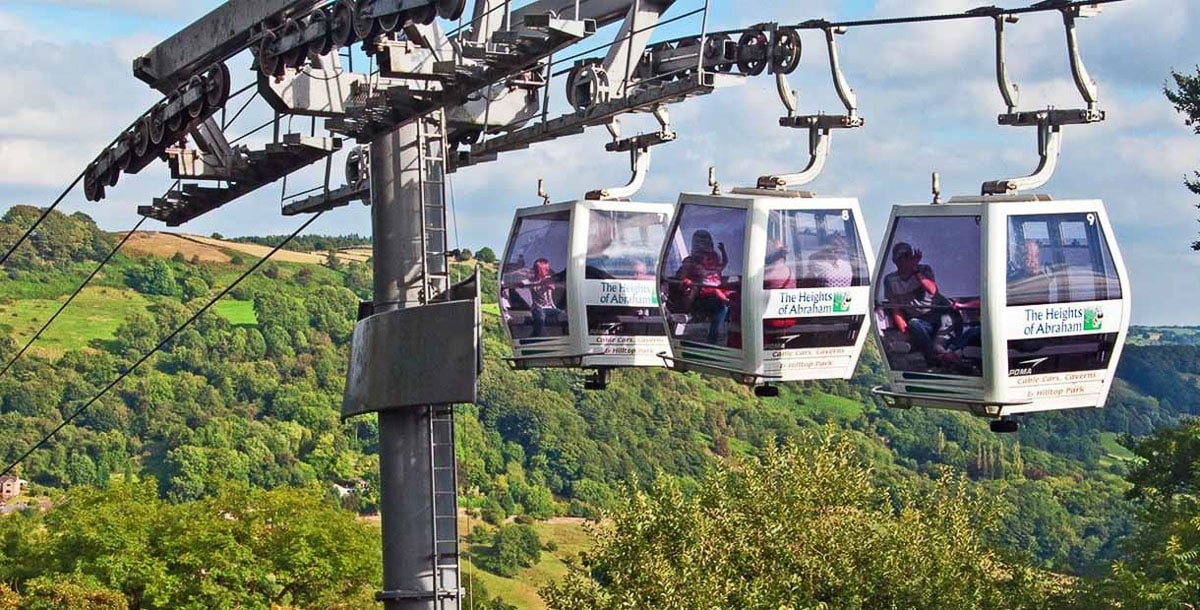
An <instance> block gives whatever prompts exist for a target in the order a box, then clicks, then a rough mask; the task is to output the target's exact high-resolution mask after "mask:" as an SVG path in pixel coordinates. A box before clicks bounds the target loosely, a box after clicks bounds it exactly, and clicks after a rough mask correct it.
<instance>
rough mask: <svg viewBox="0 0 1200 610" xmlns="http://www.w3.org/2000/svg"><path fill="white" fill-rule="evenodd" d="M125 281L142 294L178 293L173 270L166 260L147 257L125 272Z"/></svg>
mask: <svg viewBox="0 0 1200 610" xmlns="http://www.w3.org/2000/svg"><path fill="white" fill-rule="evenodd" d="M125 283H126V284H127V285H128V286H129V287H130V288H132V289H134V290H136V291H138V292H140V293H142V294H153V295H161V296H168V297H173V296H177V295H178V294H179V284H177V283H176V282H175V271H174V269H172V268H171V265H169V264H167V262H166V261H164V260H162V259H158V258H153V259H147V260H146V261H145V262H144V263H143V264H142V265H140V266H138V267H134V268H131V269H129V270H128V271H126V272H125Z"/></svg>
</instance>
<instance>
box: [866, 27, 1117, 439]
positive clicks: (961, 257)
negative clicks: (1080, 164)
mask: <svg viewBox="0 0 1200 610" xmlns="http://www.w3.org/2000/svg"><path fill="white" fill-rule="evenodd" d="M1063 14H1064V23H1065V24H1066V29H1067V43H1068V51H1069V54H1070V58H1071V67H1072V71H1073V73H1074V74H1075V76H1076V78H1075V81H1076V85H1077V87H1078V89H1079V91H1080V93H1081V94H1082V96H1083V98H1084V100H1085V101H1086V102H1087V108H1085V109H1080V110H1059V109H1050V110H1044V111H1034V112H1018V111H1016V108H1015V106H1016V102H1015V99H1016V91H1017V89H1016V87H1015V86H1013V85H1012V84H1011V83H1010V82H1009V81H1008V78H1007V75H1006V74H1005V71H1004V44H1003V42H1004V24H1005V22H1006V18H1005V16H1004V15H999V14H998V15H996V16H995V21H996V35H997V45H996V47H997V62H996V65H997V75H998V82H999V85H1000V91H1001V94H1002V95H1003V97H1004V100H1005V102H1006V103H1007V105H1008V112H1007V113H1006V114H1002V115H1000V119H999V122H1000V124H1002V125H1014V126H1029V127H1037V129H1038V144H1039V152H1040V156H1041V159H1040V163H1039V165H1038V167H1037V169H1036V170H1035V171H1034V172H1033V173H1032V174H1031V175H1029V176H1024V177H1020V178H1014V179H1009V180H997V181H991V182H986V183H984V185H983V188H982V196H979V197H957V198H953V199H951V200H950V202H949V203H946V204H940V203H939V202H938V194H937V192H938V189H937V185H936V177H935V185H934V194H935V196H934V205H928V204H922V205H899V206H895V207H894V208H893V210H892V217H891V220H890V222H889V223H888V232H887V235H886V237H885V239H884V249H883V250H882V252H883V253H884V256H881V257H880V259H881V260H880V262H879V267H878V269H877V270H876V278H877V285H876V289H875V320H876V328H877V333H876V336H877V338H878V340H879V345H880V348H881V351H882V353H883V355H884V359H885V364H886V366H887V368H888V377H889V381H890V383H889V386H888V387H887V388H876V393H877V394H881V395H883V396H885V397H886V398H887V399H889V400H890V401H892V403H893V404H894V405H896V406H899V407H911V406H915V405H921V406H929V407H935V408H946V409H960V410H966V411H969V412H971V413H974V414H976V415H981V416H984V417H989V418H992V419H993V421H992V430H993V431H996V432H1013V431H1015V430H1016V429H1017V422H1016V421H1015V420H1012V419H1011V418H1010V416H1013V415H1018V414H1021V413H1031V412H1038V411H1051V410H1060V409H1076V408H1083V407H1102V406H1103V405H1104V401H1105V399H1106V397H1107V396H1108V391H1109V388H1110V386H1111V385H1112V380H1113V376H1114V375H1115V372H1116V367H1117V362H1118V359H1119V357H1120V353H1121V348H1122V346H1123V345H1124V342H1125V336H1126V333H1127V330H1128V326H1129V304H1130V294H1129V284H1128V277H1127V274H1126V272H1125V267H1124V264H1123V263H1122V260H1121V253H1120V251H1119V250H1118V248H1117V244H1116V240H1115V239H1114V237H1113V233H1112V228H1111V226H1110V225H1109V222H1108V216H1107V214H1106V213H1105V210H1104V205H1103V203H1102V202H1101V201H1099V200H1096V199H1090V200H1063V201H1054V200H1052V199H1051V198H1050V197H1048V196H1046V195H1019V194H1017V192H1018V191H1022V190H1026V189H1032V188H1037V187H1039V186H1041V185H1043V184H1045V183H1046V182H1047V181H1048V180H1049V179H1050V177H1051V175H1052V174H1053V172H1054V169H1055V167H1056V164H1057V160H1058V153H1059V149H1060V146H1061V139H1062V131H1061V128H1062V126H1063V125H1069V124H1089V123H1095V122H1099V121H1102V120H1104V112H1103V111H1100V110H1098V109H1096V86H1095V83H1094V82H1092V80H1091V78H1090V77H1088V76H1087V72H1086V70H1085V69H1084V68H1083V64H1082V60H1081V59H1080V55H1079V52H1078V45H1077V42H1076V39H1075V21H1074V20H1075V17H1077V16H1080V15H1079V14H1078V13H1077V12H1075V11H1074V9H1072V8H1070V7H1068V8H1066V9H1064V13H1063Z"/></svg>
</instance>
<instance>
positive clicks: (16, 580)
mask: <svg viewBox="0 0 1200 610" xmlns="http://www.w3.org/2000/svg"><path fill="white" fill-rule="evenodd" d="M34 520H39V521H40V523H33V521H34ZM14 521H15V523H14V525H20V526H23V527H12V528H9V527H8V523H9V522H14ZM0 534H3V536H2V537H0V583H4V584H3V585H0V608H5V609H6V608H9V607H11V605H12V600H13V599H14V598H15V596H14V595H13V593H14V592H15V593H16V594H18V595H19V596H20V598H19V603H20V604H21V605H20V607H21V608H35V609H38V610H41V609H47V610H48V609H50V608H55V609H57V608H67V609H79V610H83V609H93V608H95V609H99V610H118V609H122V610H123V609H125V608H142V609H147V610H149V609H158V608H269V607H270V608H367V607H371V606H373V605H374V604H373V603H372V597H373V591H374V590H376V589H377V588H378V586H379V583H378V582H377V580H378V575H379V573H380V571H381V570H380V566H379V553H378V550H377V545H378V537H379V533H378V529H377V528H376V527H374V526H369V525H366V524H363V523H361V522H359V521H358V520H357V519H356V517H355V515H354V514H353V513H349V512H347V511H344V510H341V509H339V508H337V507H336V506H334V505H333V504H331V502H330V500H329V499H328V495H327V492H326V491H325V489H324V488H322V487H306V488H298V489H283V490H277V491H268V492H264V491H255V490H251V489H249V488H246V487H244V486H232V487H226V488H223V489H222V490H221V491H220V492H219V493H218V494H216V495H215V496H213V497H211V498H208V499H205V500H202V501H198V502H187V503H182V504H171V503H168V502H165V501H163V500H161V499H159V497H158V494H157V493H156V491H155V489H154V487H153V485H131V484H127V483H123V482H122V483H116V484H114V485H113V486H112V489H110V490H108V491H98V490H94V489H87V488H78V489H73V490H71V492H69V493H68V495H67V498H66V500H65V501H64V502H62V503H61V504H60V505H58V506H56V507H55V508H54V509H52V510H51V511H50V512H49V513H48V514H46V515H45V516H44V517H43V516H41V515H36V516H32V517H26V516H22V515H15V516H8V517H5V518H3V519H0ZM16 553H21V554H20V555H17V554H16ZM8 587H12V588H11V589H8Z"/></svg>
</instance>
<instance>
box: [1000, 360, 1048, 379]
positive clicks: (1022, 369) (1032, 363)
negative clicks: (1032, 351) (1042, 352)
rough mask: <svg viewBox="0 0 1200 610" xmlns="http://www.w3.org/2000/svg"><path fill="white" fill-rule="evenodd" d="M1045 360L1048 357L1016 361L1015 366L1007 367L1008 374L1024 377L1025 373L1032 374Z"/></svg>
mask: <svg viewBox="0 0 1200 610" xmlns="http://www.w3.org/2000/svg"><path fill="white" fill-rule="evenodd" d="M1046 360H1048V358H1034V359H1033V360H1023V361H1021V362H1018V363H1017V364H1018V366H1017V368H1012V369H1008V376H1009V377H1024V376H1025V375H1033V374H1034V373H1033V370H1034V369H1036V368H1037V367H1038V365H1039V364H1041V363H1043V362H1045V361H1046Z"/></svg>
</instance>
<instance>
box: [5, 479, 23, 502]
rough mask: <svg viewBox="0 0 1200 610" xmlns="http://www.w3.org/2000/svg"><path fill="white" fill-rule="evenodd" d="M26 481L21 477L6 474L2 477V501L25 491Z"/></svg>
mask: <svg viewBox="0 0 1200 610" xmlns="http://www.w3.org/2000/svg"><path fill="white" fill-rule="evenodd" d="M25 485H26V482H25V480H24V479H21V478H20V477H14V476H11V475H5V476H2V477H0V501H3V500H9V499H12V498H15V497H17V496H19V495H21V493H22V492H24V491H25Z"/></svg>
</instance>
